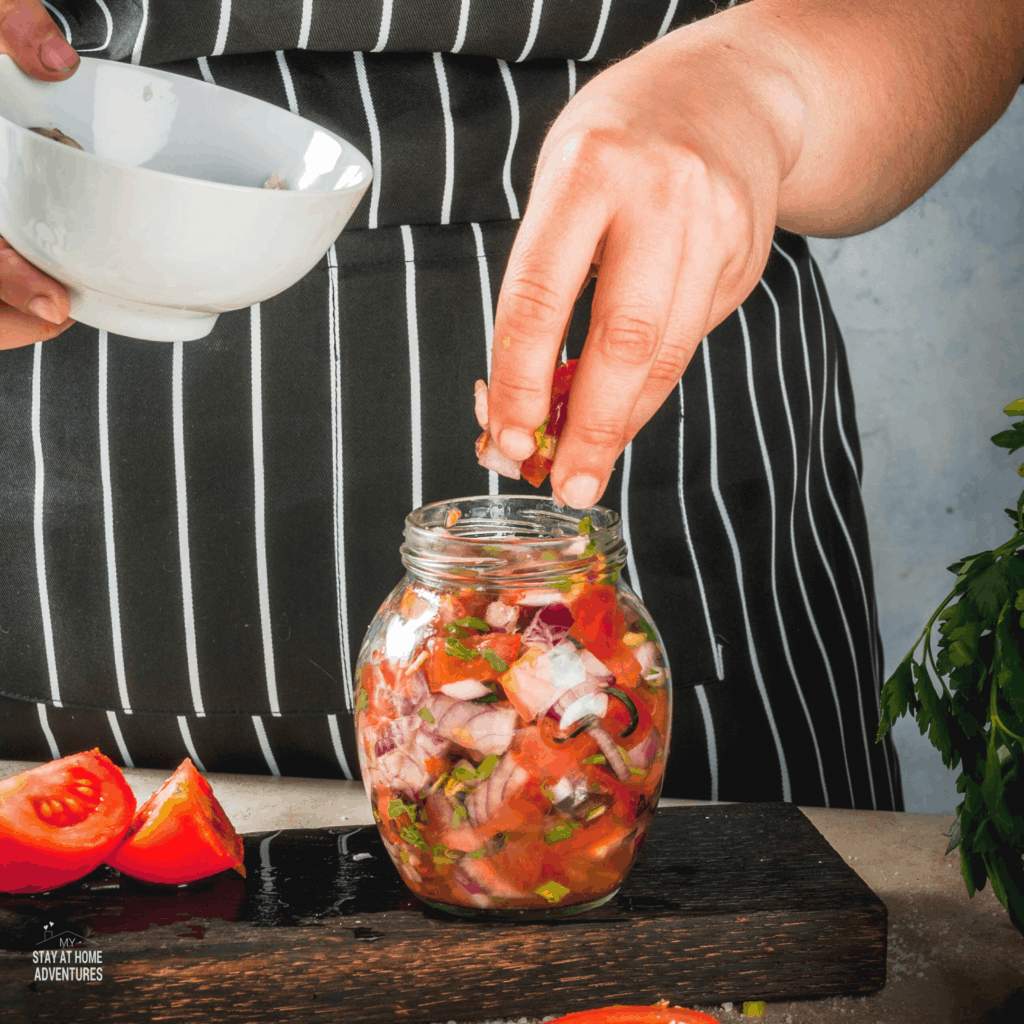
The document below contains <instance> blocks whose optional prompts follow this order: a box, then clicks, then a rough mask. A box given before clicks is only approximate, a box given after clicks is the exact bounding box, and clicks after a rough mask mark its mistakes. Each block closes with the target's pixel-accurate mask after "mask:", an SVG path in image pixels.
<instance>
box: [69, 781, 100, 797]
mask: <svg viewBox="0 0 1024 1024" xmlns="http://www.w3.org/2000/svg"><path fill="white" fill-rule="evenodd" d="M74 790H75V792H76V793H79V794H80V795H81V796H84V797H85V798H86V800H93V799H95V797H96V791H95V790H94V789H93V788H92V786H89V785H87V784H86V783H84V782H80V783H79V784H78V785H77V786H75V787H74Z"/></svg>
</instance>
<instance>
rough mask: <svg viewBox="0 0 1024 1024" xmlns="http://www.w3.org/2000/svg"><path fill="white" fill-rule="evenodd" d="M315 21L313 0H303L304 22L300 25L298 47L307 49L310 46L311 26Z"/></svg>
mask: <svg viewBox="0 0 1024 1024" xmlns="http://www.w3.org/2000/svg"><path fill="white" fill-rule="evenodd" d="M312 23H313V0H302V22H301V24H300V25H299V40H298V43H297V44H296V47H297V49H299V50H305V49H306V47H307V46H309V26H310V25H311V24H312Z"/></svg>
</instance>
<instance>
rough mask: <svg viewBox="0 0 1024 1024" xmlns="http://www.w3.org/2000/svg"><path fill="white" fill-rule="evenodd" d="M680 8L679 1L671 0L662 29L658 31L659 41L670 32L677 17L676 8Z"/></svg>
mask: <svg viewBox="0 0 1024 1024" xmlns="http://www.w3.org/2000/svg"><path fill="white" fill-rule="evenodd" d="M678 6H679V0H669V5H668V10H667V11H666V12H665V17H664V19H663V21H662V23H661V27H660V28H659V29H658V36H657V38H658V39H660V38H661V37H662V36H663V35H664V34H665V33H666V32H667V31H668V29H669V26H670V25H671V24H672V19H673V18H674V17H675V16H676V8H677V7H678Z"/></svg>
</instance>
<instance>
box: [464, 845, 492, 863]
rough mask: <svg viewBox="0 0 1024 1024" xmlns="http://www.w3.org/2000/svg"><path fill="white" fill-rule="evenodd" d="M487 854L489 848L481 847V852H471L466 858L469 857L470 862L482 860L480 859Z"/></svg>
mask: <svg viewBox="0 0 1024 1024" xmlns="http://www.w3.org/2000/svg"><path fill="white" fill-rule="evenodd" d="M486 852H487V847H486V846H481V847H480V849H479V850H470V851H469V853H467V854H466V856H467V857H469V858H470V860H480V858H481V857H483V855H484V854H485V853H486Z"/></svg>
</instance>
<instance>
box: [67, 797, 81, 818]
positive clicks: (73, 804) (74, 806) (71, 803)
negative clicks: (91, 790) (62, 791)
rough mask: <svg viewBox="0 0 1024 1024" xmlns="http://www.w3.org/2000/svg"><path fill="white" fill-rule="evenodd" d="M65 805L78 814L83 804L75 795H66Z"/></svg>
mask: <svg viewBox="0 0 1024 1024" xmlns="http://www.w3.org/2000/svg"><path fill="white" fill-rule="evenodd" d="M64 806H65V807H67V809H68V810H69V811H70V812H71V813H72V814H76V813H77V812H78V811H80V810H81V809H82V805H81V804H80V803H79V802H78V801H77V800H76V799H75V798H74V797H73V796H66V797H64Z"/></svg>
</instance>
